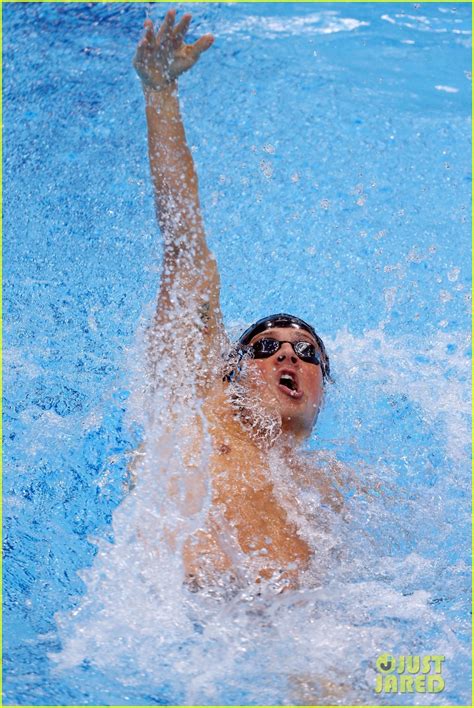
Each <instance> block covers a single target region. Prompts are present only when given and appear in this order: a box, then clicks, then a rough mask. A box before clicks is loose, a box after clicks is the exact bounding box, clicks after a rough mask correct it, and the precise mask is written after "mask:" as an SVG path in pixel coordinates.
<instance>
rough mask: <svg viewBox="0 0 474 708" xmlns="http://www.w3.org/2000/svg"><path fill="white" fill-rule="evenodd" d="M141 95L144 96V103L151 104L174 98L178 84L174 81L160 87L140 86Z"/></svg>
mask: <svg viewBox="0 0 474 708" xmlns="http://www.w3.org/2000/svg"><path fill="white" fill-rule="evenodd" d="M142 88H143V94H144V96H145V100H146V102H147V103H148V102H153V100H154V99H155V100H160V99H165V98H169V97H172V96H176V95H177V93H178V82H177V81H176V79H174V80H173V81H168V82H166V83H164V84H163V85H162V86H151V85H149V84H142Z"/></svg>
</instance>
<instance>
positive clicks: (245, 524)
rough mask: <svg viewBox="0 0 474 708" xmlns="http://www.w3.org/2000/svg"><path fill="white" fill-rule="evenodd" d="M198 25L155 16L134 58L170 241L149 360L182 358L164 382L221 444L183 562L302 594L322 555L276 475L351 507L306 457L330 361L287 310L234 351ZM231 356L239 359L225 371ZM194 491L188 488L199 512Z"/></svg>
mask: <svg viewBox="0 0 474 708" xmlns="http://www.w3.org/2000/svg"><path fill="white" fill-rule="evenodd" d="M190 22H191V15H190V14H185V15H183V17H182V18H181V19H180V21H179V22H176V11H175V10H169V11H168V12H167V13H166V17H165V19H164V21H163V23H162V25H161V26H160V27H159V28H158V29H157V30H156V31H155V29H154V26H153V23H152V21H151V20H150V19H147V20H146V21H145V33H144V36H143V38H142V39H141V41H140V42H139V44H138V47H137V50H136V54H135V57H134V61H133V64H134V67H135V69H136V71H137V74H138V76H139V78H140V80H141V83H142V88H143V94H144V98H145V107H146V120H147V128H148V151H149V160H150V171H151V177H152V182H153V188H154V196H155V205H156V213H157V219H158V223H159V227H160V231H161V234H162V239H163V272H162V276H161V281H160V289H159V295H158V302H157V309H156V313H155V316H154V319H153V324H152V332H151V338H150V342H151V344H150V355H151V360H152V363H153V361H154V363H155V372H156V369H157V365H158V364H159V363H160V362H162V361H163V360H164V359H165V357H168V358H169V359H170V360H172V361H175V362H176V365H175V366H174V367H173V368H172V370H169V371H168V372H167V374H166V376H165V378H166V385H167V386H168V387H171V388H172V389H173V396H180V395H181V396H182V398H183V400H185V397H186V395H187V394H186V391H188V392H189V391H191V390H193V391H195V392H196V395H198V396H199V397H200V399H201V400H202V409H201V410H202V412H203V414H204V416H205V418H206V427H207V433H208V434H209V435H210V436H211V439H212V453H211V456H210V468H209V470H208V474H209V477H210V479H211V481H212V503H211V505H210V508H209V511H208V514H207V521H206V523H205V524H204V525H203V528H201V529H200V530H199V531H196V532H194V533H193V534H192V535H191V536H190V537H189V538H188V539H187V541H186V543H185V544H184V549H183V562H184V567H185V572H186V575H187V577H188V579H189V584H190V588H191V589H199V588H202V587H204V586H206V585H210V584H212V583H215V582H216V578H218V577H221V578H224V577H227V578H235V577H237V576H238V574H239V571H238V569H237V568H236V565H238V562H243V563H244V564H245V562H246V559H248V563H249V565H248V567H249V568H251V569H252V571H251V572H253V574H254V578H253V579H254V581H255V582H256V583H261V582H264V581H271V582H274V583H276V586H277V587H278V588H279V589H280V590H283V589H285V588H288V587H290V588H295V587H298V583H299V579H300V576H301V574H302V573H303V572H304V571H305V570H307V568H308V567H309V565H310V563H311V560H312V556H313V550H312V548H311V545H310V543H309V541H308V540H307V538H304V536H303V534H302V533H301V531H300V529H299V527H298V524H297V521H296V520H295V518H296V516H295V515H291V514H290V513H289V512H288V508H289V506H288V505H289V504H291V503H292V502H293V503H294V499H293V500H291V499H289V500H286V501H285V490H283V489H278V488H277V487H276V483H275V482H274V481H272V478H271V476H270V475H269V469H270V464H271V459H272V455H273V456H275V455H276V456H277V459H278V460H279V461H281V462H282V463H284V464H285V465H286V467H287V468H288V469H290V470H291V472H292V474H293V476H294V479H295V480H297V482H298V483H299V484H300V485H303V486H305V487H306V488H308V487H310V488H312V489H314V490H315V492H316V493H317V494H318V495H319V497H320V499H321V502H322V504H323V506H324V505H325V506H326V507H330V508H332V510H334V511H336V512H338V511H340V510H341V507H342V496H341V494H340V491H339V490H338V486H339V483H340V478H339V477H338V473H339V472H340V471H341V470H340V469H339V468H337V466H336V467H335V466H334V465H332V467H331V475H328V474H327V473H326V474H325V473H324V472H323V471H322V470H315V467H314V464H310V463H308V460H307V459H305V457H304V455H302V454H298V452H297V449H298V446H299V445H300V444H301V443H302V442H303V441H304V440H305V439H306V438H307V437H308V436H309V435H310V433H311V431H312V429H313V426H314V424H315V422H316V419H317V416H318V412H319V410H320V407H321V404H322V401H323V396H324V390H325V386H326V383H327V382H328V381H330V366H329V358H328V355H327V353H326V350H325V347H324V344H323V342H322V340H321V338H320V337H319V336H318V334H317V333H316V331H315V330H314V328H313V327H312V326H311V324H308V323H307V322H305V321H303V320H302V319H300V318H299V317H296V316H294V315H289V314H285V313H278V314H275V315H270V316H266V317H264V318H262V319H258V320H257V322H255V324H253V325H252V326H251V327H249V328H248V329H247V330H246V331H245V332H244V333H243V334H242V335H241V336H240V338H239V340H238V342H237V343H236V344H234V345H231V343H230V341H229V340H228V339H227V337H226V334H225V331H224V327H223V320H222V313H221V308H220V302H219V297H220V281H219V273H218V269H217V264H216V260H215V258H214V256H213V255H212V253H211V252H210V250H209V248H208V245H207V243H206V236H205V232H204V225H203V219H202V215H201V209H200V203H199V196H198V179H197V175H196V171H195V167H194V162H193V158H192V155H191V151H190V149H189V147H188V145H187V143H186V137H185V132H184V127H183V121H182V118H181V114H180V104H179V97H178V84H177V81H178V77H179V76H180V75H181V74H182V73H184V72H185V71H187V70H189V69H190V68H191V67H193V66H194V64H195V63H196V62H197V61H198V59H199V57H200V56H201V54H202V53H203V52H205V51H207V50H208V49H209V48H210V47H211V45H212V43H213V41H214V38H213V36H212V35H210V34H205V35H204V36H202V37H201V38H200V39H198V40H197V41H196V42H194V43H193V44H186V43H185V41H184V39H185V36H186V33H187V30H188V28H189V25H190ZM225 351H226V352H227V353H229V352H230V354H229V355H228V357H227V361H226V363H225V366H224V368H223V366H222V362H223V358H222V354H223V352H225ZM196 361H198V364H196ZM158 368H159V367H158ZM156 375H157V376H158V377H159V375H160V374H156ZM161 375H163V374H161ZM162 383H163V382H162ZM159 385H160V384H157V386H159ZM183 391H184V393H183ZM189 395H191V394H190V393H189ZM170 424H172V420H171V421H170ZM186 437H187V445H188V448H187V449H188V452H189V455H190V459H191V458H192V457H193V454H195V455H197V454H198V452H199V449H200V446H202V444H203V443H202V441H203V430H202V425H200V423H199V420H198V418H196V424H195V426H192V429H191V430H190V431H189V435H187V436H186ZM198 486H199V484H197V483H196V489H197V487H198ZM196 489H194V490H191V492H190V495H189V500H188V501H189V505H190V507H192V506H193V504H194V501H193V494H197V493H198V492H197V491H196ZM287 496H288V494H287ZM286 502H288V503H286ZM290 516H292V518H290ZM229 539H231V540H229ZM236 559H238V562H237V561H236ZM242 559H243V561H242Z"/></svg>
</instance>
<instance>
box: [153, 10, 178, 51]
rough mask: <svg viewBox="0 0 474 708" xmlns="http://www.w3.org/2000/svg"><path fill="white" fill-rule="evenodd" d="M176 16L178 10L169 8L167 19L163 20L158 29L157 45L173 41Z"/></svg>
mask: <svg viewBox="0 0 474 708" xmlns="http://www.w3.org/2000/svg"><path fill="white" fill-rule="evenodd" d="M175 17H176V10H168V12H167V13H166V15H165V19H164V20H163V22H162V25H161V27H160V29H159V30H158V32H157V34H156V38H155V42H156V44H157V45H163V44H166V43H168V42H171V40H172V38H173V25H174V20H175Z"/></svg>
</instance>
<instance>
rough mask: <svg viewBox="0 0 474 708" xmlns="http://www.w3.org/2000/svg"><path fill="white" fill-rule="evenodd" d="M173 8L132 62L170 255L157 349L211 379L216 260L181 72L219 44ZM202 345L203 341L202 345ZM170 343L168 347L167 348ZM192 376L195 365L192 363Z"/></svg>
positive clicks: (216, 341)
mask: <svg viewBox="0 0 474 708" xmlns="http://www.w3.org/2000/svg"><path fill="white" fill-rule="evenodd" d="M175 15H176V12H175V10H169V11H168V12H167V14H166V17H165V20H164V22H163V24H162V25H161V27H160V28H159V30H158V31H157V32H155V31H154V29H153V23H152V22H151V20H146V22H145V35H144V37H143V39H142V40H141V41H140V43H139V44H138V47H137V51H136V55H135V58H134V61H133V64H134V67H135V69H136V71H137V73H138V75H139V77H140V79H141V81H142V86H143V93H144V96H145V104H146V118H147V126H148V151H149V158H150V169H151V177H152V181H153V187H154V194H155V205H156V213H157V218H158V223H159V226H160V229H161V233H162V237H163V244H164V258H163V272H162V276H161V283H160V291H159V296H158V303H157V310H156V314H155V318H154V325H153V331H152V354H153V353H154V354H155V357H161V356H162V355H163V353H165V354H166V352H171V353H176V348H177V347H178V348H181V349H182V352H183V353H184V356H185V357H186V364H187V366H191V367H193V368H194V370H195V369H196V364H197V362H196V352H198V355H199V369H200V370H199V372H197V373H198V378H199V379H200V380H199V383H201V384H206V383H208V382H206V378H210V377H211V376H212V375H213V373H212V368H213V366H212V362H213V361H217V358H218V357H219V356H220V350H221V347H222V345H223V337H224V333H223V325H222V317H221V311H220V304H219V290H220V287H219V274H218V270H217V264H216V261H215V259H214V257H213V256H212V254H211V252H210V251H209V249H208V246H207V243H206V238H205V233H204V226H203V221H202V216H201V209H200V204H199V194H198V179H197V175H196V171H195V168H194V162H193V159H192V156H191V152H190V150H189V148H188V145H187V143H186V136H185V132H184V126H183V121H182V118H181V113H180V109H179V99H178V86H177V78H178V76H179V75H180V74H181V73H183V72H184V71H186V70H187V69H190V68H191V67H192V66H193V65H194V64H195V63H196V61H197V60H198V58H199V56H200V55H201V53H202V52H203V51H205V50H206V49H208V48H209V47H210V46H211V44H212V43H213V41H214V40H213V37H212V35H209V34H207V35H204V36H203V37H201V38H200V39H199V40H198V41H197V42H195V43H194V44H191V45H186V44H185V43H184V36H185V35H186V32H187V30H188V27H189V24H190V21H191V15H189V14H187V15H184V16H183V17H182V19H181V21H180V22H179V23H178V24H176V25H175ZM196 345H198V346H196ZM163 347H164V350H163ZM188 375H189V370H188Z"/></svg>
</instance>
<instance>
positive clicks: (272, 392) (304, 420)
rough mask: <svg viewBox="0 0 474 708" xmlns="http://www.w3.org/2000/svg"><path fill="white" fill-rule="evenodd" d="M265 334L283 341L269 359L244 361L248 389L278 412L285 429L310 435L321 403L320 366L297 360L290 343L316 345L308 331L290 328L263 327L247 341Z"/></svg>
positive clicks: (317, 348)
mask: <svg viewBox="0 0 474 708" xmlns="http://www.w3.org/2000/svg"><path fill="white" fill-rule="evenodd" d="M266 337H271V338H272V339H278V340H279V341H282V342H285V343H284V344H282V345H281V346H280V349H279V350H278V351H277V352H275V354H272V356H269V357H268V358H265V359H249V360H248V361H247V367H248V369H247V370H248V372H249V374H250V376H248V377H247V378H248V386H249V392H250V393H252V389H255V393H256V394H258V396H259V398H260V400H261V401H262V403H263V404H264V405H265V407H268V408H269V409H271V410H273V411H275V410H276V411H277V412H278V413H279V415H280V416H281V421H282V428H283V430H284V431H287V432H291V433H293V434H295V435H297V436H298V437H304V436H306V435H309V433H310V432H311V429H312V427H313V424H314V422H315V420H316V417H317V415H318V411H319V408H320V406H321V401H322V397H323V375H322V371H321V366H318V365H315V364H311V363H309V362H305V361H303V360H302V359H300V358H299V357H298V356H297V355H296V353H295V352H294V351H293V347H292V346H291V344H289V342H300V341H305V342H310V343H311V344H314V345H315V347H316V350H317V351H318V352H319V351H320V350H319V347H318V345H317V343H316V341H315V340H314V338H313V337H312V336H311V334H310V333H309V332H306V331H305V330H304V329H297V328H293V327H274V328H272V329H268V330H265V332H261V333H260V334H258V335H256V336H255V337H254V338H253V339H252V340H251V341H250V344H254V343H255V342H257V341H258V340H259V339H265V338H266ZM252 373H254V374H256V375H255V376H252ZM257 389H258V390H257Z"/></svg>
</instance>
